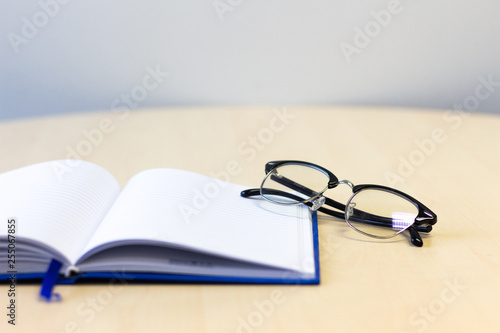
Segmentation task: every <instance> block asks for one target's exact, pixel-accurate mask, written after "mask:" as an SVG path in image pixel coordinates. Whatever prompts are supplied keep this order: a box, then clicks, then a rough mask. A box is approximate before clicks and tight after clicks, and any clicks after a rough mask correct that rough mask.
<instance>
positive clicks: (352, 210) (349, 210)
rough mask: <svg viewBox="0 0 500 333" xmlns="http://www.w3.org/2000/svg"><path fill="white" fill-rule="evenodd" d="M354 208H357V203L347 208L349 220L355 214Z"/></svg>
mask: <svg viewBox="0 0 500 333" xmlns="http://www.w3.org/2000/svg"><path fill="white" fill-rule="evenodd" d="M354 207H356V203H355V202H351V203H349V206H348V207H347V218H348V219H349V217H351V216H352V215H353V213H354Z"/></svg>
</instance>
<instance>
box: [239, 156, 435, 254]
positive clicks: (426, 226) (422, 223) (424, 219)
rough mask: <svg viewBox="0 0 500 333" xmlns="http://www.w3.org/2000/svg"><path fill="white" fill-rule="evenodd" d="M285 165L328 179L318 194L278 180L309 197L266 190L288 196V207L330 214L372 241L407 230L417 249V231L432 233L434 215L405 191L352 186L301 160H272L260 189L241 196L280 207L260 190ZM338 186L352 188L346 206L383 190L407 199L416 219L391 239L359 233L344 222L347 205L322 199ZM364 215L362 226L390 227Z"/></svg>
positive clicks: (379, 218) (266, 169) (381, 220)
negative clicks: (362, 195)
mask: <svg viewBox="0 0 500 333" xmlns="http://www.w3.org/2000/svg"><path fill="white" fill-rule="evenodd" d="M285 165H302V166H305V167H310V168H314V169H316V170H318V171H320V172H322V173H323V174H325V175H326V176H328V182H327V185H326V186H325V188H324V189H322V190H321V191H319V192H317V191H313V190H311V189H309V188H307V187H304V186H303V185H301V184H298V183H296V182H294V181H293V180H290V179H287V178H282V177H281V179H280V180H279V181H278V182H279V183H281V184H282V185H284V186H286V187H288V188H291V189H293V190H295V191H297V192H300V193H302V194H304V195H306V196H308V197H309V199H307V200H304V199H303V198H300V197H298V196H295V195H294V194H292V193H289V192H285V191H280V190H271V189H266V190H267V191H268V193H266V194H272V195H278V196H283V197H288V198H290V199H293V200H295V201H296V202H295V203H287V204H288V205H289V204H306V205H307V206H309V207H310V208H311V209H312V210H318V211H320V212H322V213H325V214H328V215H331V216H334V217H337V218H341V219H343V220H345V221H346V222H347V223H348V224H349V225H350V226H351V227H352V228H353V229H355V230H356V231H358V232H360V233H362V234H365V235H366V236H370V237H374V238H390V237H393V236H396V235H397V234H399V233H401V232H403V231H405V230H408V231H409V232H410V236H411V243H412V244H413V245H415V246H417V247H421V246H422V245H423V241H422V238H421V237H420V235H419V233H418V231H420V232H425V233H429V232H430V231H431V230H432V225H434V224H435V223H436V222H437V215H436V214H435V213H434V212H433V211H432V210H430V209H429V208H428V207H427V206H425V205H424V204H422V203H421V202H420V201H418V200H417V199H415V198H413V197H412V196H410V195H408V194H406V193H404V192H401V191H399V190H397V189H394V188H391V187H387V186H383V185H375V184H361V185H353V184H352V183H351V182H350V181H347V180H342V181H339V180H338V178H337V177H336V176H335V175H334V174H333V173H332V172H330V171H329V170H327V169H326V168H323V167H321V166H319V165H317V164H313V163H309V162H304V161H297V160H282V161H271V162H268V163H266V166H265V172H266V177H265V178H264V180H263V182H262V184H261V187H260V188H254V189H248V190H244V191H242V192H241V196H242V197H245V198H247V197H252V196H257V195H260V196H262V197H263V198H265V199H266V200H268V201H271V202H273V203H277V204H280V203H279V202H276V201H272V200H270V199H268V198H267V197H266V195H265V194H264V193H262V191H263V184H264V182H265V181H266V180H267V179H268V178H269V177H272V175H273V172H274V171H276V169H277V168H279V167H282V166H285ZM339 184H347V185H349V186H350V187H351V189H352V192H353V194H352V196H351V198H350V199H349V200H348V203H349V202H350V201H351V199H352V198H353V197H354V196H355V195H356V194H358V193H359V192H361V191H364V190H367V189H374V190H379V191H385V192H388V193H391V194H394V195H397V196H399V197H401V198H403V199H406V200H408V201H409V202H411V203H412V204H413V205H415V207H416V208H417V210H418V213H417V216H416V217H415V220H414V222H413V223H412V224H411V225H410V226H408V227H407V228H404V229H402V230H400V231H399V232H397V233H395V234H393V235H391V236H376V235H372V234H368V233H366V232H363V231H362V230H359V229H357V228H356V227H354V226H352V225H351V224H350V223H349V221H348V220H347V219H346V213H347V205H344V204H342V203H340V202H337V201H335V200H333V199H330V198H328V197H325V196H324V195H323V193H324V192H325V191H326V190H328V189H332V188H335V187H337V186H338V185H339ZM318 199H320V200H318ZM318 201H320V202H318ZM324 205H327V206H330V207H333V208H335V209H338V210H340V211H343V213H342V212H338V211H334V210H331V209H328V208H325V207H323V206H324ZM364 215H365V216H366V217H367V219H366V220H362V221H361V222H363V223H369V224H374V225H379V226H381V227H384V226H389V224H390V221H388V220H387V218H384V217H380V216H374V215H371V214H367V213H365V214H364Z"/></svg>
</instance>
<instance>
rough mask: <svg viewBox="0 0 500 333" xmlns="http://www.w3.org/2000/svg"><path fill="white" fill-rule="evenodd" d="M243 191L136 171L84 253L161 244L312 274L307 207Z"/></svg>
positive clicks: (176, 174)
mask: <svg viewBox="0 0 500 333" xmlns="http://www.w3.org/2000/svg"><path fill="white" fill-rule="evenodd" d="M246 188H247V187H245V186H241V185H235V184H230V183H225V182H221V181H219V180H214V179H212V178H210V177H206V176H203V175H199V174H195V173H191V172H188V171H182V170H172V169H153V170H147V171H143V172H141V173H139V174H137V175H135V176H134V177H133V178H132V179H131V180H130V181H129V182H128V184H127V185H126V186H125V188H124V189H123V191H122V193H121V195H120V197H119V198H118V199H117V200H116V202H115V204H114V206H113V207H112V208H111V210H110V211H109V213H108V215H107V216H106V217H105V219H104V220H103V222H102V223H101V225H100V226H99V228H98V230H97V231H96V233H95V234H94V236H93V238H92V239H91V241H90V242H89V244H88V246H87V248H86V251H91V250H94V251H91V252H95V249H96V248H99V247H100V248H103V247H110V246H111V245H113V244H114V245H116V244H117V243H123V244H132V243H136V244H147V243H148V242H149V243H151V244H154V243H158V242H160V243H163V244H168V245H170V246H174V247H180V248H187V249H192V250H198V251H201V252H204V253H209V254H215V255H220V256H225V257H229V258H233V259H239V260H245V261H249V262H255V263H260V264H266V265H272V266H276V267H280V268H286V269H293V270H297V271H301V272H305V273H311V272H314V267H313V265H312V258H313V244H312V231H311V222H310V217H309V211H308V208H307V207H305V205H298V206H279V205H275V204H272V203H268V202H266V201H264V200H259V199H246V198H241V197H240V191H241V190H243V189H246ZM190 212H191V215H190V214H189V213H190ZM85 257H88V255H86V256H85ZM145 260H147V258H145Z"/></svg>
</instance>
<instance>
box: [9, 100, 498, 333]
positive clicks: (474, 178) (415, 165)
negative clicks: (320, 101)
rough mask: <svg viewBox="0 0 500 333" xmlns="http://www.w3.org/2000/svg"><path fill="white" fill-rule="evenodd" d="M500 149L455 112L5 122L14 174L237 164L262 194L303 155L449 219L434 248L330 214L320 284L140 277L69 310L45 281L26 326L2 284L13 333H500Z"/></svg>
mask: <svg viewBox="0 0 500 333" xmlns="http://www.w3.org/2000/svg"><path fill="white" fill-rule="evenodd" d="M99 133H101V135H99ZM92 135H93V136H92ZM91 138H92V139H91ZM499 148H500V117H498V116H494V115H483V114H470V113H459V112H454V111H444V110H434V111H432V110H406V109H389V108H346V107H343V108H335V107H292V106H289V107H235V108H230V107H228V108H193V109H180V108H179V109H161V110H137V111H134V112H127V110H122V111H119V112H114V113H113V112H104V113H86V114H78V115H70V116H59V117H50V118H39V119H28V120H18V121H9V122H3V123H0V158H1V161H0V172H4V171H8V170H11V169H15V168H18V167H22V166H25V165H29V164H34V163H37V162H41V161H46V160H55V159H62V158H66V157H71V158H81V159H85V160H88V161H91V162H94V163H97V164H99V165H101V166H103V167H104V168H106V169H108V170H109V171H110V172H111V173H112V174H113V175H115V177H116V178H117V179H118V181H119V182H120V184H121V185H122V186H123V185H124V184H125V183H126V181H127V180H128V179H129V178H130V177H131V176H132V175H134V174H135V173H137V172H139V171H142V170H144V169H149V168H155V167H169V168H180V169H187V170H191V171H195V172H198V173H202V174H206V175H212V176H213V175H216V174H217V173H220V172H224V171H225V170H226V168H227V167H228V164H229V163H234V161H236V162H237V163H238V165H239V166H240V169H239V170H240V171H239V172H238V173H237V174H235V175H233V176H231V179H230V181H231V182H233V183H241V184H245V185H249V186H252V187H253V186H258V185H259V184H260V181H261V180H262V178H263V176H264V169H263V168H264V164H265V163H266V162H267V161H270V160H277V159H299V160H305V161H310V162H313V163H316V164H319V165H322V166H324V167H326V168H328V169H329V170H331V171H333V172H334V173H335V174H336V175H337V176H338V177H339V179H349V180H351V181H352V182H353V183H355V184H361V183H376V184H377V183H378V184H383V185H388V186H394V187H396V188H398V189H400V190H403V191H405V192H407V193H409V194H411V195H413V196H414V197H416V198H418V199H419V200H420V201H422V202H423V203H424V204H426V205H427V206H429V207H430V208H431V209H432V210H433V211H434V212H436V213H437V215H438V223H437V224H436V226H435V228H434V230H433V231H432V233H431V234H430V235H429V236H428V237H425V238H424V247H423V248H416V247H414V246H411V245H410V243H409V241H408V239H407V237H404V236H400V237H399V238H397V239H393V240H391V241H388V242H380V241H373V240H371V239H366V238H360V237H358V236H357V234H356V233H355V232H354V231H352V230H351V229H350V228H349V227H348V226H347V225H346V224H345V222H342V221H337V220H334V219H331V218H328V217H321V218H320V221H319V228H320V230H319V231H320V253H321V284H320V285H319V286H301V287H296V286H283V285H268V286H260V285H209V284H201V285H186V284H153V285H144V284H141V285H137V284H136V285H134V284H130V283H126V284H124V285H119V286H114V288H113V289H112V290H113V293H112V295H113V296H112V298H111V299H107V298H104V297H103V295H104V293H106V294H109V292H106V290H108V291H109V290H110V286H108V285H107V284H100V285H79V286H57V287H56V288H57V292H59V293H60V294H61V296H62V298H63V301H62V302H61V303H51V304H47V303H44V302H41V301H39V300H38V299H37V293H38V290H39V286H38V285H20V286H19V287H18V288H19V290H18V292H19V293H18V306H19V308H18V318H17V319H18V325H17V326H16V327H15V328H14V329H13V327H11V326H10V325H7V323H6V322H7V318H6V316H5V314H4V313H6V310H5V305H6V302H7V286H5V285H1V286H0V304H1V308H2V309H4V310H2V315H1V317H0V318H2V319H1V321H0V327H1V331H2V332H4V331H5V329H6V328H8V329H9V331H14V330H15V331H17V332H35V331H40V332H42V331H43V332H136V331H143V332H152V331H162V332H214V333H215V332H217V333H221V332H245V333H250V332H309V331H315V332H445V331H446V332H471V331H475V332H485V331H487V332H498V331H499V330H500V322H499V320H498V314H499V313H500V217H499V216H500V213H499V209H498V203H499V199H498V198H499V194H498V193H499V190H500V156H499V151H500V149H499ZM329 195H330V196H333V197H336V198H339V200H342V197H345V196H346V195H347V193H343V192H342V190H340V189H339V190H338V191H337V190H333V191H330V193H329ZM273 293H274V294H276V293H279V294H280V295H281V298H279V299H278V300H276V298H274V299H273V297H272V295H273Z"/></svg>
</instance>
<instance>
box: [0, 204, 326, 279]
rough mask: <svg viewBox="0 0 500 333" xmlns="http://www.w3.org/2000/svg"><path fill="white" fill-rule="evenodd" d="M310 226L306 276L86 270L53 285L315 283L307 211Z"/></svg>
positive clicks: (314, 229) (34, 276)
mask: <svg viewBox="0 0 500 333" xmlns="http://www.w3.org/2000/svg"><path fill="white" fill-rule="evenodd" d="M311 228H312V237H313V246H314V251H313V253H314V268H315V272H314V275H312V276H311V275H308V276H307V277H304V276H301V275H300V273H298V272H297V273H295V272H291V271H287V272H284V274H282V275H281V276H280V277H278V278H275V277H269V278H255V277H241V276H213V275H184V274H157V273H133V272H130V273H129V272H120V273H117V272H87V273H82V274H79V275H77V276H75V277H71V278H65V277H59V278H57V280H56V284H75V283H89V282H95V283H99V282H109V281H112V280H117V279H120V280H123V281H127V283H128V282H132V283H134V282H141V283H147V282H182V283H227V284H238V283H241V284H319V283H320V265H319V244H318V220H317V214H316V212H313V213H312V214H311ZM1 273H2V274H0V283H8V282H9V281H11V280H10V277H11V274H5V272H1ZM45 275H46V274H45V273H34V274H17V275H15V279H16V281H19V282H28V283H29V282H40V281H41V280H42V279H43V278H44V277H45Z"/></svg>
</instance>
